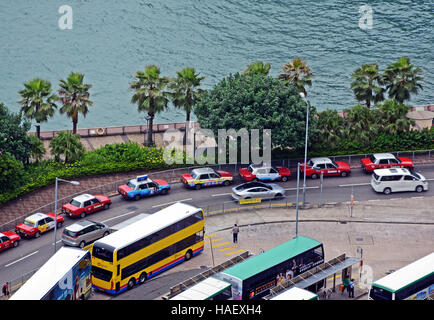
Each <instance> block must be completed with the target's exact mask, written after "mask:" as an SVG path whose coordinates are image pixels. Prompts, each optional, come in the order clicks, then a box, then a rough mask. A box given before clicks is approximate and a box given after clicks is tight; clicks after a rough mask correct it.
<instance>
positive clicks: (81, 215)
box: [80, 211, 86, 219]
mask: <svg viewBox="0 0 434 320" xmlns="http://www.w3.org/2000/svg"><path fill="white" fill-rule="evenodd" d="M85 216H86V212H84V211H83V212H82V213H81V214H80V218H82V219H83V218H84V217H85Z"/></svg>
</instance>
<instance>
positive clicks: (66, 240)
mask: <svg viewBox="0 0 434 320" xmlns="http://www.w3.org/2000/svg"><path fill="white" fill-rule="evenodd" d="M109 233H110V231H109V227H108V226H106V225H105V224H104V223H101V222H94V221H90V220H80V221H78V222H76V223H74V224H72V225H70V226H68V227H66V228H65V229H64V230H63V234H62V242H63V244H65V245H67V246H74V247H80V248H83V247H84V246H85V245H87V244H89V243H92V242H94V241H95V240H98V239H100V238H102V237H105V236H106V235H108V234H109Z"/></svg>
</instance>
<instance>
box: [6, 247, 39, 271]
mask: <svg viewBox="0 0 434 320" xmlns="http://www.w3.org/2000/svg"><path fill="white" fill-rule="evenodd" d="M38 252H39V250H37V251H35V252H33V253H30V254H28V255H27V256H25V257H22V258H20V259H18V260H15V261H14V262H11V263H9V264H7V265H5V268H7V267H9V266H11V265H13V264H15V263H17V262H20V261H21V260H24V259H25V258H28V257H30V256H33V255H34V254H36V253H38Z"/></svg>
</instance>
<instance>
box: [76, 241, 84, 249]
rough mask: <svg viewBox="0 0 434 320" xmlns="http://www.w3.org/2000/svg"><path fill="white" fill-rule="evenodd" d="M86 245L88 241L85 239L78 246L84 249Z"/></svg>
mask: <svg viewBox="0 0 434 320" xmlns="http://www.w3.org/2000/svg"><path fill="white" fill-rule="evenodd" d="M85 245H86V243H85V242H84V241H82V242H80V244H79V245H78V246H79V247H80V248H82V249H83V248H84V246H85Z"/></svg>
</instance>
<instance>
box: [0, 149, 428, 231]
mask: <svg viewBox="0 0 434 320" xmlns="http://www.w3.org/2000/svg"><path fill="white" fill-rule="evenodd" d="M390 153H392V154H394V155H395V156H403V157H411V158H412V159H413V160H414V161H415V162H416V163H418V162H423V161H428V162H431V161H434V150H420V151H397V152H390ZM431 154H433V156H432V155H431ZM368 155H369V154H353V155H338V156H333V155H332V156H328V158H330V159H333V160H334V161H345V162H348V163H349V164H350V166H351V167H352V168H356V167H358V166H360V160H361V159H362V158H365V157H367V156H368ZM303 161H304V159H302V158H299V159H277V160H272V161H271V165H273V166H284V167H288V168H290V169H292V170H295V171H296V170H297V163H299V162H303ZM247 165H248V164H241V163H233V164H214V165H203V166H191V167H182V168H174V169H168V170H163V171H158V172H151V173H146V172H143V174H148V175H149V177H150V178H151V179H152V178H155V179H163V180H167V181H168V182H169V184H176V183H180V175H181V174H182V173H185V172H189V171H190V170H192V169H194V168H200V167H205V166H206V167H210V168H213V169H214V170H219V171H228V172H231V173H233V174H234V182H235V183H238V182H241V180H240V178H239V176H238V174H237V173H238V170H239V169H240V168H244V167H246V166H247ZM295 171H293V172H295ZM131 178H132V177H131ZM126 182H128V179H121V180H117V181H114V182H110V183H107V184H104V185H100V186H96V187H93V188H90V189H87V190H82V191H80V192H77V193H74V194H70V195H68V196H67V197H64V198H60V199H58V207H60V208H61V207H62V204H64V203H67V202H69V201H71V200H72V198H74V197H76V196H78V195H80V194H83V193H90V194H107V195H113V194H117V190H118V187H119V186H120V185H122V184H125V183H126ZM268 202H269V203H268V204H265V203H261V204H259V205H256V206H257V207H256V208H261V207H267V205H268V207H273V206H283V207H288V206H292V205H293V204H292V203H290V202H289V201H285V202H284V203H280V204H276V203H273V204H272V203H271V202H270V201H268ZM246 206H247V205H243V208H245V207H246ZM239 210H241V207H240V206H239V205H238V206H237V205H234V202H223V203H220V204H218V205H210V206H207V208H206V210H205V208H204V211H205V212H206V213H207V214H209V215H211V214H216V213H222V212H223V213H224V212H230V211H239ZM53 211H54V201H53V202H51V203H48V204H46V205H44V206H41V207H39V208H37V209H34V210H32V211H30V212H28V213H26V214H24V215H22V216H19V217H17V218H15V219H14V220H11V221H9V222H8V223H5V224H3V225H0V232H1V231H8V230H14V229H15V226H16V225H18V224H20V223H22V222H23V220H24V219H25V218H26V217H28V216H30V215H32V214H34V213H37V212H42V213H47V212H53Z"/></svg>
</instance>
